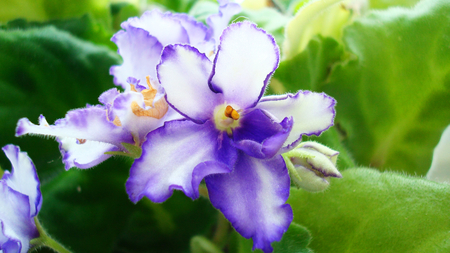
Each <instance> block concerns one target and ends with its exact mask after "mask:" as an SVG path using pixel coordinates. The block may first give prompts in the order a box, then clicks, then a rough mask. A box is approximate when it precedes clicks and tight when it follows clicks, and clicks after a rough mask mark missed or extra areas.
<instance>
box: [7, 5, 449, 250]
mask: <svg viewBox="0 0 450 253" xmlns="http://www.w3.org/2000/svg"><path fill="white" fill-rule="evenodd" d="M316 2H317V3H316ZM316 2H314V3H311V2H308V1H298V0H297V1H295V0H294V1H293V0H276V1H272V4H271V5H270V6H266V7H263V8H261V6H260V5H258V4H256V3H254V2H252V1H250V0H247V1H245V2H244V3H243V6H244V8H243V11H242V12H241V13H240V14H238V15H237V16H236V18H235V19H234V21H239V20H243V19H248V20H251V21H253V22H256V23H257V24H258V25H259V26H261V27H263V28H264V29H266V30H268V31H269V32H271V33H272V34H273V35H274V36H275V38H276V40H277V42H278V44H279V45H280V48H281V51H282V55H283V61H282V62H281V63H280V67H279V68H278V70H277V71H276V72H275V74H274V76H273V78H272V81H271V87H270V90H269V91H268V92H270V93H284V92H295V91H297V90H299V89H307V90H313V91H317V92H326V93H327V94H329V95H331V96H333V97H334V98H336V100H337V101H338V104H337V117H336V121H335V126H334V127H333V128H331V129H330V130H328V131H327V132H326V133H324V134H323V135H322V136H320V137H315V138H313V139H315V140H318V141H320V142H322V143H324V144H327V145H328V146H330V147H331V148H334V149H336V150H339V151H340V152H341V153H340V158H339V160H338V168H339V169H340V170H346V171H345V172H343V176H344V177H343V179H337V180H332V181H331V186H330V188H329V189H328V190H327V191H325V192H323V193H317V194H312V193H308V192H305V191H303V190H298V189H295V188H292V189H291V197H290V199H289V203H290V204H291V205H292V207H293V209H294V213H295V218H294V221H295V222H294V223H293V224H292V225H291V227H290V228H289V230H288V232H287V233H286V235H285V236H284V237H283V239H282V241H281V242H278V243H274V248H275V252H302V253H304V252H305V253H306V252H313V251H314V252H374V249H376V251H377V252H447V251H448V248H449V245H450V242H449V239H448V232H449V231H450V219H449V217H448V209H449V206H450V198H449V196H448V194H449V193H450V188H449V186H448V185H444V184H439V183H434V182H430V181H427V180H425V179H422V178H420V176H423V175H425V174H426V172H427V170H428V168H429V166H430V164H431V159H432V152H433V148H434V146H435V145H436V144H437V142H438V140H439V137H440V135H441V133H442V131H443V130H444V128H445V127H446V126H447V125H449V124H450V106H449V105H450V104H449V102H448V101H450V16H449V15H448V13H450V3H449V2H448V1H445V0H422V1H420V2H418V1H416V0H414V1H411V0H397V1H384V0H371V1H368V2H364V1H327V0H322V1H316ZM313 4H314V5H313ZM336 6H337V7H336ZM154 7H158V8H162V9H165V10H170V11H177V12H186V13H189V14H191V15H193V16H195V17H197V18H198V19H199V20H203V21H204V20H205V18H206V17H207V16H208V15H209V14H211V13H215V12H217V3H216V2H215V1H209V0H199V1H195V0H177V1H167V0H154V1H152V0H147V2H145V3H142V2H140V1H123V2H121V1H112V2H110V1H107V0H101V1H98V0H83V1H82V2H80V1H72V0H65V1H54V0H39V1H35V0H11V1H2V2H1V3H0V22H1V23H0V25H1V27H0V120H1V122H2V124H1V125H0V130H1V131H0V134H1V137H0V142H1V143H0V145H1V146H4V145H6V144H8V143H14V144H17V145H20V146H21V148H22V150H24V151H27V152H28V153H29V155H30V156H31V158H32V159H33V161H34V162H35V164H36V167H37V169H38V173H39V177H40V179H41V182H42V192H43V197H44V204H43V207H42V210H41V212H40V214H39V219H40V220H41V222H42V224H43V225H44V226H45V227H46V229H47V230H48V232H49V233H50V234H51V235H52V236H53V237H55V238H56V239H57V240H59V241H60V242H62V243H63V244H64V245H66V246H67V247H68V248H70V249H71V250H73V252H194V253H197V252H210V253H216V252H240V253H245V252H251V245H252V242H251V240H247V239H244V238H242V237H240V236H239V235H238V234H237V233H236V232H234V231H233V229H232V228H230V227H229V225H228V223H227V222H226V221H225V222H224V220H223V217H221V215H219V214H218V212H216V211H215V210H214V208H212V206H211V205H210V204H209V202H208V201H207V199H205V198H200V199H198V200H196V201H191V200H190V199H188V198H187V197H185V196H184V195H183V194H181V193H176V194H174V196H173V197H172V198H170V199H169V200H168V201H166V202H165V203H163V204H154V203H151V202H150V201H147V200H143V201H141V202H139V203H138V204H137V205H134V204H132V203H131V202H130V201H129V200H128V197H127V195H126V193H125V189H124V183H125V180H126V178H127V177H128V171H129V166H130V164H131V161H130V160H125V158H113V159H110V160H109V161H107V162H105V163H103V164H101V165H100V166H97V167H96V168H93V169H90V170H76V169H71V170H69V171H68V172H65V171H64V169H63V166H62V162H61V156H60V154H59V152H58V148H57V143H56V142H55V141H52V140H50V141H49V140H46V139H42V138H36V137H22V138H15V137H14V132H15V131H14V130H15V126H16V123H17V120H18V119H19V118H22V117H28V118H30V119H31V120H32V121H35V122H37V118H38V116H39V115H40V114H44V115H45V116H46V117H47V119H48V121H49V122H53V121H54V120H56V119H58V118H62V117H64V115H65V113H66V112H67V111H68V110H70V109H73V108H79V107H84V106H85V105H86V103H89V104H96V103H98V102H97V97H98V96H99V95H100V94H101V93H102V92H103V91H105V90H107V89H109V88H111V87H113V86H114V85H113V83H112V77H111V76H110V75H109V67H110V66H112V65H115V64H120V61H121V59H120V57H119V56H118V55H117V53H116V47H115V45H114V44H113V43H112V42H110V41H109V38H110V37H111V36H112V34H113V33H114V32H116V31H117V30H118V29H120V23H121V22H122V21H124V20H126V19H127V18H128V17H130V16H135V15H139V14H140V13H141V12H143V11H144V10H146V9H149V8H154ZM344 7H345V8H344ZM306 17H308V19H307V18H306ZM324 17H326V18H324ZM305 20H306V21H308V22H306V21H305ZM337 21H339V22H337ZM286 27H289V29H288V32H286V31H287V30H286ZM285 32H286V35H287V36H285ZM292 48H295V49H296V50H291V49H292ZM0 166H1V167H2V168H5V169H9V168H10V164H9V162H8V161H7V159H6V157H4V156H0ZM359 167H364V168H359ZM365 167H372V169H368V168H365ZM347 169H348V170H347ZM382 171H385V172H382ZM218 231H219V232H220V231H221V232H220V233H219V232H218ZM222 232H223V233H222ZM221 233H222V234H221ZM41 251H47V250H46V249H41Z"/></svg>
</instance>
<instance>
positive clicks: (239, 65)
mask: <svg viewBox="0 0 450 253" xmlns="http://www.w3.org/2000/svg"><path fill="white" fill-rule="evenodd" d="M278 62H279V49H278V46H277V44H276V43H275V39H274V38H273V37H272V36H271V35H269V34H267V33H266V32H265V31H264V30H262V29H259V28H257V27H256V25H255V24H252V23H250V22H242V23H235V24H232V25H230V26H229V27H228V28H226V29H225V30H224V31H223V34H222V36H221V37H220V45H219V49H218V51H217V54H216V58H215V60H214V67H213V73H212V75H211V80H210V85H211V90H213V91H216V92H220V93H223V94H224V97H225V101H226V102H227V103H234V104H237V105H238V106H239V107H240V108H242V109H245V108H250V107H253V106H255V105H256V104H257V103H258V101H259V99H260V98H261V96H262V95H263V93H264V90H265V88H266V85H267V83H268V81H269V78H270V76H271V75H272V73H273V72H274V71H275V69H276V68H277V67H278Z"/></svg>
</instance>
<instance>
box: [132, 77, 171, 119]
mask: <svg viewBox="0 0 450 253" xmlns="http://www.w3.org/2000/svg"><path fill="white" fill-rule="evenodd" d="M147 85H148V87H149V88H148V89H145V90H142V91H141V94H142V96H143V97H144V103H145V106H148V107H151V108H149V109H144V108H142V107H141V106H139V104H138V103H137V102H136V101H133V102H132V103H131V111H132V112H133V114H134V115H136V116H138V117H142V116H146V117H152V118H155V119H161V118H162V117H164V115H165V114H166V113H167V111H168V110H169V105H168V104H167V102H166V99H165V98H164V97H161V98H160V99H159V100H158V101H156V102H154V100H155V97H156V94H157V90H156V89H155V88H153V87H152V84H151V81H150V77H149V76H147ZM131 91H135V92H137V90H136V88H135V87H134V85H131Z"/></svg>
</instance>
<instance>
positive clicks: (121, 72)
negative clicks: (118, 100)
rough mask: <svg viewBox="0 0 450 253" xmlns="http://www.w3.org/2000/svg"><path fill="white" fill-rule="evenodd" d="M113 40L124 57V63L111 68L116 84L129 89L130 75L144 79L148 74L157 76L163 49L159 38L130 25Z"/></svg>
mask: <svg viewBox="0 0 450 253" xmlns="http://www.w3.org/2000/svg"><path fill="white" fill-rule="evenodd" d="M111 40H112V41H113V42H114V43H116V44H117V47H118V48H119V49H118V53H119V54H120V55H121V56H122V59H123V63H122V65H120V66H112V67H111V69H110V74H111V75H113V76H114V83H115V84H116V85H121V86H122V87H123V88H124V89H125V90H129V89H130V85H129V84H128V82H127V79H128V77H130V76H131V77H134V78H137V79H138V80H142V81H144V80H145V77H146V76H151V77H156V65H157V64H158V63H159V60H160V56H161V51H162V49H163V46H162V45H161V43H160V42H159V41H158V39H156V38H155V37H154V36H152V35H150V34H149V33H148V32H147V31H145V30H143V29H141V28H136V27H132V26H130V27H128V28H127V31H123V30H122V31H119V32H117V33H116V34H115V35H114V36H113V37H112V39H111Z"/></svg>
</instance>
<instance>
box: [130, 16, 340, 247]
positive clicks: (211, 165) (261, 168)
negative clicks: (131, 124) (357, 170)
mask: <svg viewBox="0 0 450 253" xmlns="http://www.w3.org/2000/svg"><path fill="white" fill-rule="evenodd" d="M278 63H279V49H278V46H277V44H276V43H275V40H274V38H273V37H272V36H270V35H269V34H267V33H266V32H265V31H263V30H261V29H259V28H257V27H256V25H254V24H252V23H249V22H243V23H236V24H232V25H230V26H229V27H228V28H226V29H225V30H224V32H223V34H222V35H221V37H220V44H219V46H218V50H217V53H216V54H215V58H214V60H213V61H211V60H210V59H209V58H208V56H207V55H206V54H205V53H202V52H201V51H200V50H198V49H197V48H195V47H192V46H189V45H184V44H177V45H169V46H166V47H165V49H164V51H163V53H162V56H161V63H160V64H159V65H158V67H157V74H158V79H159V82H160V83H161V86H162V87H163V88H164V90H165V92H166V95H165V97H166V100H167V102H168V103H169V105H170V106H171V107H173V108H174V109H175V110H176V111H178V112H179V113H180V114H182V115H184V116H185V117H186V119H184V120H175V121H170V122H166V123H165V124H164V126H163V127H160V128H158V129H156V130H154V131H152V132H150V133H149V134H148V135H147V140H148V141H147V142H145V143H144V144H143V146H142V149H143V153H142V156H141V157H140V158H139V159H137V160H135V162H134V164H133V165H132V168H131V170H130V178H129V179H128V181H127V183H126V188H127V192H128V194H129V196H130V199H131V200H132V201H133V202H137V201H139V200H140V199H141V198H143V197H144V196H146V197H148V198H149V199H150V200H152V201H154V202H163V201H165V200H166V199H167V198H169V197H170V196H171V195H172V192H173V190H174V189H178V190H181V191H183V192H184V193H185V194H186V195H187V196H189V197H191V198H193V199H194V198H197V197H198V196H199V192H198V187H199V184H200V182H201V181H202V180H203V179H205V182H206V186H207V188H208V192H209V197H210V200H211V203H212V204H213V205H214V206H215V207H216V208H218V209H219V210H221V211H222V212H223V214H224V215H225V217H226V218H227V219H228V220H229V221H230V222H231V223H232V225H233V226H234V228H235V229H236V230H237V231H238V232H239V233H240V234H241V235H242V236H244V237H246V238H252V239H253V241H254V248H260V249H262V250H263V251H265V252H271V251H272V246H271V242H273V241H276V240H279V239H280V238H281V236H282V234H283V233H284V232H285V231H286V230H287V228H288V226H289V224H290V222H291V221H292V209H291V207H290V206H289V205H288V204H285V202H286V200H287V198H288V196H289V188H290V178H289V174H288V171H287V168H286V165H285V162H284V160H283V158H282V156H281V155H280V153H282V152H285V151H288V150H290V149H292V148H293V147H295V146H296V144H297V143H298V142H299V141H300V140H301V137H302V135H313V134H314V135H319V134H320V133H321V132H322V131H325V130H326V129H328V128H329V127H330V126H332V124H333V120H334V115H335V110H334V105H335V100H334V99H333V98H331V97H329V96H327V95H325V94H323V93H321V94H319V93H313V92H309V91H299V92H297V93H296V94H286V95H281V96H268V97H262V95H263V94H264V91H265V89H266V86H267V84H268V82H269V79H270V77H271V75H272V74H273V72H274V71H275V69H276V68H277V67H278Z"/></svg>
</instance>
